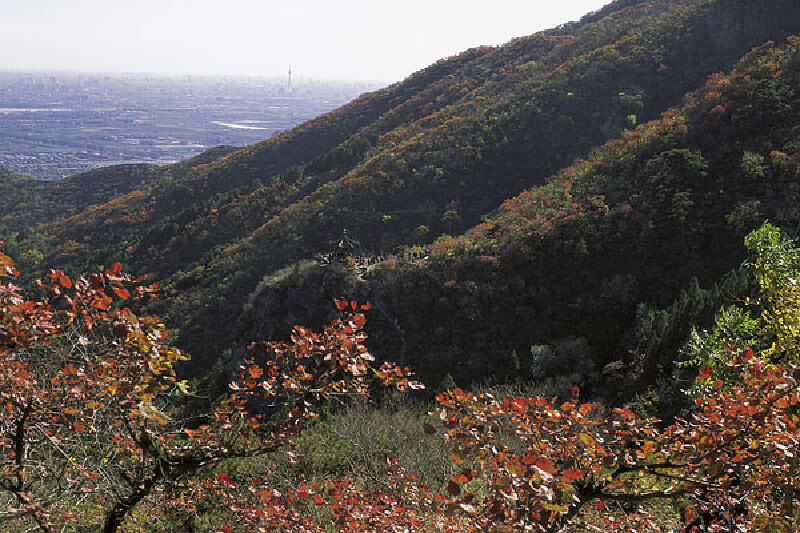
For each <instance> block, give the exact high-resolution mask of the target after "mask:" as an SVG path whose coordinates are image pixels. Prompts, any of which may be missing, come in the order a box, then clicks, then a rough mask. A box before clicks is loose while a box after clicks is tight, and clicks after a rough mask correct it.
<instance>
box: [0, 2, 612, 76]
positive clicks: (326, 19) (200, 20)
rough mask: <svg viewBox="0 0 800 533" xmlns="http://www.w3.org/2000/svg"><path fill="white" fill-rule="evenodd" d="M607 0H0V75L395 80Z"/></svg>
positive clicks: (566, 18) (576, 14) (569, 17)
mask: <svg viewBox="0 0 800 533" xmlns="http://www.w3.org/2000/svg"><path fill="white" fill-rule="evenodd" d="M607 3H608V0H564V1H562V2H559V3H558V4H556V5H549V3H548V5H543V4H544V3H543V2H540V1H538V2H537V1H532V2H525V1H521V0H497V1H496V2H495V3H494V4H493V5H492V7H489V6H488V5H487V3H486V2H479V1H477V0H460V1H455V0H436V1H435V2H431V1H424V0H408V1H406V2H405V3H403V4H402V5H392V6H390V5H387V3H379V2H374V1H372V2H367V1H365V0H339V1H338V2H335V3H333V2H324V1H322V0H294V1H293V2H273V1H261V2H259V1H256V0H229V1H228V2H226V3H225V4H224V5H222V4H221V3H220V2H218V1H216V2H212V1H211V0H160V1H159V0H138V1H137V2H135V3H134V2H129V1H125V2H123V1H122V0H71V1H70V2H69V3H66V2H61V1H60V0H26V1H25V2H19V3H18V2H16V1H15V0H0V50H3V52H4V53H3V54H1V55H0V71H4V72H9V71H11V72H14V71H22V72H34V73H35V72H42V73H50V72H59V73H75V74H87V75H90V74H121V75H132V76H135V75H153V76H186V75H188V76H205V77H255V78H267V79H282V78H285V77H286V76H287V71H288V68H289V65H291V66H292V71H293V77H294V78H295V79H296V80H304V79H305V80H326V79H330V80H342V81H376V82H377V81H380V82H393V81H398V80H401V79H403V78H405V77H406V76H408V75H409V74H411V73H413V72H415V71H417V70H419V69H421V68H424V67H426V66H428V65H430V64H431V63H434V62H435V61H437V60H439V59H441V58H443V57H449V56H452V55H455V54H458V53H460V52H462V51H464V50H466V49H468V48H472V47H475V46H481V45H499V44H503V43H505V42H508V41H509V40H511V39H513V38H515V37H521V36H525V35H530V34H531V33H535V32H536V31H540V30H543V29H547V28H551V27H554V26H557V25H559V24H563V23H565V22H569V21H572V20H577V19H579V18H580V17H581V16H583V15H584V14H586V13H587V12H590V11H594V10H596V9H599V8H600V7H602V6H603V5H605V4H607Z"/></svg>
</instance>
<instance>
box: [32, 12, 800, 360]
mask: <svg viewBox="0 0 800 533" xmlns="http://www.w3.org/2000/svg"><path fill="white" fill-rule="evenodd" d="M792 32H800V10H798V9H797V8H796V5H795V2H794V1H790V0H770V1H768V2H759V3H753V2H747V1H742V0H681V1H673V0H670V1H666V0H650V1H641V2H630V1H625V2H616V3H614V4H611V5H610V6H608V7H607V8H606V9H604V10H601V11H600V12H598V13H596V14H593V15H590V16H588V17H586V18H584V19H583V20H582V21H580V22H578V23H573V24H569V25H565V26H562V27H560V28H557V29H555V30H551V31H547V32H542V33H539V34H536V35H533V36H530V37H527V38H523V39H518V40H515V41H512V42H511V43H509V44H507V45H505V46H502V47H497V48H480V49H475V50H471V51H469V52H466V53H465V54H462V55H460V56H457V57H454V58H450V59H447V60H445V61H442V62H440V63H437V64H436V65H434V66H432V67H430V68H428V69H426V70H423V71H421V72H419V73H417V74H415V75H414V76H411V77H410V78H409V79H408V80H406V81H404V82H403V83H400V84H397V85H394V86H392V87H389V88H387V89H385V90H383V91H378V92H376V93H372V94H369V95H365V96H363V97H362V98H360V99H358V100H356V101H355V102H353V103H352V104H350V105H348V106H345V107H343V108H341V109H339V110H337V111H334V112H332V113H329V114H327V115H325V116H323V117H320V118H318V119H316V120H314V121H310V122H309V123H306V124H304V125H302V126H300V127H299V128H296V129H294V130H292V131H290V132H286V133H284V134H281V135H279V136H276V137H274V138H272V139H270V140H268V141H265V142H263V143H259V144H257V145H253V146H251V147H248V148H246V149H244V150H241V151H238V152H236V153H234V154H231V155H229V156H227V157H225V158H224V159H222V160H221V161H219V162H216V163H211V164H208V165H200V166H197V167H194V168H192V169H190V170H189V171H187V172H185V173H183V174H179V175H178V174H177V173H175V172H170V171H167V172H165V173H164V174H163V175H161V176H159V177H158V178H157V179H156V180H154V181H152V182H151V183H149V185H148V188H147V189H141V190H136V191H132V192H130V193H129V194H126V195H124V196H121V197H119V198H117V199H115V200H114V201H112V202H110V203H108V204H105V205H102V206H99V207H97V208H93V209H91V210H88V211H86V212H84V213H81V214H79V215H77V216H75V217H72V218H70V219H68V220H64V221H62V222H59V223H56V224H52V225H49V226H46V227H45V228H44V231H46V232H47V234H48V236H49V240H47V241H37V242H35V243H29V244H28V246H29V247H30V246H35V247H37V248H40V250H39V251H40V252H44V253H45V259H44V261H43V262H42V263H41V266H47V265H56V264H58V265H64V264H72V265H73V266H75V267H87V266H92V265H94V264H98V263H108V262H110V261H112V260H122V261H124V262H125V263H127V264H128V265H129V266H130V268H131V269H132V270H134V271H139V272H150V273H152V274H153V275H154V276H155V277H156V278H159V279H161V280H166V281H167V292H168V294H169V295H170V296H171V298H170V299H169V300H168V302H167V306H166V307H162V308H158V309H154V310H155V311H158V312H161V313H162V314H165V315H167V319H168V320H169V321H170V323H171V324H172V325H173V326H175V327H177V328H179V329H180V342H181V344H182V345H183V346H184V347H187V348H188V349H190V351H192V352H193V353H194V354H195V360H196V361H199V362H200V363H199V365H198V369H200V370H198V371H202V370H201V369H203V368H207V367H206V366H204V365H203V362H204V361H207V360H210V359H213V358H215V357H216V356H217V355H218V354H219V352H220V351H221V349H222V348H224V347H226V346H229V345H231V344H232V343H233V342H235V341H237V340H239V338H240V337H242V336H246V335H247V334H248V333H249V331H248V330H247V328H246V327H245V329H240V330H237V329H235V328H232V327H228V326H230V325H231V324H233V323H234V322H235V321H236V317H239V316H242V317H243V318H242V321H241V323H246V322H247V321H248V319H247V317H246V316H244V315H243V313H244V312H245V311H248V312H252V309H253V308H254V307H253V306H255V308H258V307H259V302H258V298H254V296H253V295H254V293H255V292H256V291H257V288H258V286H259V283H260V282H261V280H262V279H268V278H269V277H270V275H271V274H272V273H273V272H275V271H278V270H280V269H283V268H285V267H286V266H287V265H291V264H292V263H293V262H295V261H298V260H301V259H304V258H309V257H311V256H313V254H314V253H318V252H325V251H327V250H328V249H329V247H330V244H329V242H330V240H331V239H333V238H336V237H337V236H338V235H340V234H341V229H342V228H349V229H351V230H352V231H353V232H354V233H355V234H356V236H357V237H358V238H360V240H361V241H362V243H363V244H364V245H365V247H366V248H368V249H370V250H372V251H373V253H379V252H380V251H384V252H390V251H391V250H392V249H393V248H394V247H395V246H397V245H399V244H413V243H417V244H425V243H427V242H430V241H432V240H433V239H434V238H436V237H437V236H439V235H441V234H443V233H450V234H455V233H460V232H461V231H463V230H464V229H466V228H468V227H470V226H472V225H474V224H476V223H478V222H480V219H481V216H482V215H484V214H485V213H487V212H488V211H491V210H492V209H494V208H495V207H496V206H497V205H498V204H499V203H500V202H502V200H503V199H505V198H507V197H509V196H513V195H515V194H517V193H519V192H520V191H521V190H523V189H525V188H527V187H530V186H532V185H536V184H541V183H543V182H544V180H545V178H546V177H547V176H548V175H550V174H552V173H554V172H556V171H557V170H558V169H559V168H561V167H563V166H565V165H566V164H568V163H569V162H571V161H572V160H573V159H574V158H575V157H577V156H580V155H583V154H585V153H586V152H587V151H588V150H589V149H590V148H591V147H592V146H595V145H598V144H601V143H602V142H603V141H605V140H608V139H610V138H613V137H614V136H615V135H617V134H619V133H620V132H621V131H622V130H623V129H624V128H626V127H630V125H631V124H633V123H635V122H637V121H642V120H647V119H651V118H656V117H658V116H659V114H660V113H661V112H662V111H663V110H664V109H666V108H667V107H668V106H670V105H674V104H676V103H678V102H679V100H680V97H681V95H683V93H684V92H685V91H686V90H688V89H691V88H693V87H696V86H698V85H699V84H700V83H702V81H703V80H704V79H705V78H706V77H707V76H708V75H709V74H711V73H713V72H715V71H718V70H722V69H727V68H729V67H730V66H731V65H732V64H733V63H734V62H735V61H736V59H738V58H739V57H740V56H741V55H742V54H744V53H746V52H747V51H748V50H749V49H750V48H752V47H753V46H756V45H759V44H761V43H763V42H764V41H765V40H767V39H770V38H775V39H782V38H784V37H785V36H786V35H788V34H789V33H792ZM548 187H552V186H548ZM543 190H549V189H548V188H545V189H543ZM459 242H460V241H459ZM23 247H24V246H23ZM28 251H30V250H28ZM29 255H30V256H32V257H38V256H37V255H36V254H29ZM553 268H557V264H553ZM558 268H563V267H558ZM403 275H405V274H403ZM432 276H433V275H432ZM289 278H292V276H289ZM334 281H335V280H333V281H332V282H331V283H332V287H336V283H334ZM401 281H402V280H401ZM381 283H384V282H381ZM392 283H394V282H389V281H386V282H385V284H387V285H392ZM431 283H432V286H433V287H436V286H437V284H439V280H438V278H437V277H436V276H433V277H432V278H431ZM403 286H404V287H408V285H403ZM423 286H424V285H423ZM393 290H394V289H391V288H387V289H386V291H387V292H391V291H393ZM406 292H408V289H406ZM386 298H389V296H386ZM543 298H544V295H543ZM248 301H251V302H252V303H253V305H251V306H249V307H248V309H245V307H246V305H245V304H246V302H248ZM413 303H414V305H419V306H422V307H414V308H413V310H411V311H409V312H411V313H418V312H420V311H419V309H422V308H424V307H425V306H428V307H431V309H433V306H431V302H428V303H427V304H424V305H423V304H422V302H413ZM397 305H398V304H396V303H395V302H392V303H387V307H391V312H389V311H387V312H386V317H387V318H386V323H387V324H390V323H392V321H393V317H397V316H400V314H399V313H400V311H399V310H398V307H397ZM487 309H488V308H487ZM464 310H465V309H464ZM434 314H435V315H436V316H439V317H440V318H441V316H447V315H446V314H445V315H438V311H436V313H434ZM267 315H269V313H267ZM267 315H263V316H267ZM273 316H274V315H273ZM221 317H223V322H224V324H221V323H220V319H221ZM435 318H436V317H435V316H434V317H431V319H435ZM512 322H513V321H512ZM409 323H410V324H413V322H412V321H409ZM517 323H518V321H517ZM220 326H223V327H220ZM243 327H244V326H243ZM267 327H269V326H267ZM436 327H437V328H444V329H446V330H447V329H448V326H447V325H441V324H440V325H438V326H436ZM509 327H510V324H509ZM400 329H401V330H403V329H405V330H408V329H409V327H406V326H403V327H402V328H400ZM427 331H428V330H426V329H424V328H422V329H420V330H419V335H420V336H424V335H426V334H427ZM453 331H455V330H453ZM450 334H451V335H455V333H452V332H451V333H450ZM475 334H477V330H475ZM467 338H469V335H467V336H466V337H465V339H467ZM526 339H527V337H526ZM451 340H452V339H451ZM414 342H415V344H413V348H412V345H411V344H408V345H407V351H408V352H409V354H410V353H411V351H412V349H413V350H414V351H417V350H422V351H424V350H427V346H426V345H425V343H424V342H421V341H420V342H417V341H414ZM436 342H437V343H438V342H441V339H440V338H439V337H437V340H436ZM464 342H467V341H466V340H465V341H464ZM526 342H527V340H526ZM607 344H608V343H604V344H603V345H604V346H605V345H607ZM487 345H488V343H487V342H483V344H478V345H476V346H482V347H486V346H487ZM513 345H514V346H519V345H521V343H516V341H514V343H513ZM609 345H610V344H609ZM481 349H483V348H481ZM471 353H472V352H470V354H471ZM417 355H419V353H418V354H417ZM475 361H480V359H475ZM475 364H476V365H478V366H479V364H480V363H478V362H476V363H475ZM478 366H476V368H478Z"/></svg>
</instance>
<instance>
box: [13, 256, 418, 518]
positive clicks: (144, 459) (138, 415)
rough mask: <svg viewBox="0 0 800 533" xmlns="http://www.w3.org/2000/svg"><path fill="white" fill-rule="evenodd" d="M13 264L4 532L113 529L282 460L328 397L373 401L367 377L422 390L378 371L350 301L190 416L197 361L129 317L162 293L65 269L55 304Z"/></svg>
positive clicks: (274, 347) (144, 321)
mask: <svg viewBox="0 0 800 533" xmlns="http://www.w3.org/2000/svg"><path fill="white" fill-rule="evenodd" d="M0 266H2V271H1V272H0V274H2V278H3V281H2V284H0V409H2V411H1V413H2V417H1V418H0V468H2V470H0V495H1V496H0V497H2V500H0V521H2V522H3V523H15V524H19V525H20V527H22V528H27V527H34V528H38V529H39V530H41V531H47V532H50V531H62V530H68V531H70V530H81V529H82V528H87V527H101V528H102V530H103V531H105V532H113V531H116V530H118V528H119V527H120V526H121V525H122V524H123V523H124V522H125V520H126V519H127V518H128V516H129V515H130V513H131V512H132V511H134V510H135V509H136V508H137V507H138V506H140V505H152V501H153V498H155V497H156V494H157V493H159V492H161V491H163V489H164V488H165V487H175V486H178V485H177V484H176V483H177V482H178V481H183V480H186V479H187V478H191V477H192V476H193V475H195V474H197V473H199V472H200V471H201V470H202V469H203V468H205V467H207V466H209V465H212V464H214V463H216V462H218V461H220V460H223V459H228V458H235V457H247V456H253V455H259V454H264V453H269V452H273V451H275V450H277V449H278V448H280V447H281V446H283V445H284V444H286V443H287V441H288V439H289V438H290V437H292V436H294V435H297V434H298V433H299V432H300V431H301V429H302V428H303V424H304V423H305V422H306V420H308V419H309V418H312V417H314V416H315V413H314V408H315V406H316V405H318V403H319V402H320V401H321V400H322V399H324V398H325V397H328V396H331V395H344V394H366V393H367V387H366V383H367V381H368V380H377V381H379V382H383V383H384V384H393V385H396V386H397V387H398V388H400V389H406V388H409V387H419V386H420V385H418V384H417V383H416V382H413V381H409V380H408V372H406V371H405V370H402V369H397V368H396V367H394V366H393V365H391V364H388V363H387V364H384V365H382V366H381V367H380V368H378V369H373V368H372V366H371V361H372V360H373V358H372V357H371V356H370V355H369V353H368V352H367V350H366V348H365V347H364V345H363V343H362V341H363V338H364V335H363V333H362V332H361V328H362V327H363V325H364V322H365V319H364V317H363V314H361V313H360V312H357V309H358V310H359V311H360V310H362V309H361V308H360V307H358V306H356V305H355V304H353V305H352V306H350V305H349V304H348V309H350V311H349V312H348V311H347V309H345V307H344V306H341V310H342V315H341V317H340V318H339V319H337V320H336V321H334V322H333V323H332V324H331V325H330V326H329V327H327V328H326V329H325V330H324V332H323V333H320V334H317V333H313V332H310V331H308V330H306V329H303V328H300V327H298V328H296V329H295V332H294V335H293V337H292V340H291V342H289V343H269V344H267V346H266V348H267V350H266V351H265V353H264V354H263V355H264V357H263V361H262V362H261V364H259V365H256V364H255V363H254V362H253V361H245V363H244V364H243V366H242V372H241V379H240V380H239V381H238V382H237V383H234V384H232V385H231V389H232V392H231V394H230V395H228V396H226V397H225V398H223V399H222V401H221V402H220V403H219V405H218V406H217V407H216V408H215V409H214V410H213V411H212V412H210V413H208V414H207V415H206V416H205V417H203V418H202V419H201V420H200V421H198V420H197V419H183V418H182V417H181V413H182V411H181V404H180V398H181V397H182V396H184V395H185V394H187V390H186V385H185V384H184V383H181V382H179V381H177V379H176V376H175V370H174V365H175V364H176V363H177V362H179V361H183V360H186V359H187V356H186V355H185V354H184V353H182V352H181V351H180V350H178V349H177V348H175V347H172V346H170V345H169V344H167V337H168V334H167V331H166V329H165V326H164V325H163V324H161V323H160V321H159V320H158V319H156V318H153V317H139V316H137V315H136V314H135V313H134V312H133V311H131V309H129V308H128V307H126V306H125V304H126V302H127V301H129V300H136V299H140V298H143V297H147V296H155V294H154V293H155V291H156V290H157V288H158V287H157V286H156V285H142V284H141V283H140V282H139V281H140V280H133V279H131V277H130V276H129V275H127V274H125V273H124V272H123V270H122V266H121V265H119V264H114V265H113V266H112V267H110V268H108V269H106V270H105V271H103V272H99V273H96V274H92V275H90V276H80V277H78V278H76V279H74V280H73V279H71V278H70V277H68V276H67V275H66V274H64V273H63V272H61V271H57V270H56V271H52V272H51V273H50V275H49V276H48V279H47V280H45V281H39V282H38V285H39V287H40V289H41V290H42V292H43V293H44V294H45V296H42V297H40V298H38V299H27V297H26V296H25V295H24V294H23V292H22V289H21V288H20V287H19V286H17V285H15V284H14V282H13V280H14V278H15V277H16V276H17V275H18V272H17V271H16V270H15V269H14V267H13V262H12V260H11V259H10V258H9V257H7V256H6V255H4V254H2V253H0ZM277 411H280V412H279V415H278V416H276V412H277ZM181 484H182V483H181ZM178 492H180V491H178ZM176 496H180V495H178V494H176ZM184 500H185V497H184ZM98 524H99V525H100V526H98Z"/></svg>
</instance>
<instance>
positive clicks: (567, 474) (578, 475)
mask: <svg viewBox="0 0 800 533" xmlns="http://www.w3.org/2000/svg"><path fill="white" fill-rule="evenodd" d="M583 477H584V476H583V472H581V471H580V470H578V469H577V468H570V469H568V470H565V471H564V473H563V474H562V475H561V480H562V481H563V482H564V483H573V482H575V481H578V480H580V479H583Z"/></svg>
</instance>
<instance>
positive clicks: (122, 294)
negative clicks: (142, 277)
mask: <svg viewBox="0 0 800 533" xmlns="http://www.w3.org/2000/svg"><path fill="white" fill-rule="evenodd" d="M111 290H113V291H114V294H116V295H117V296H119V297H120V298H122V299H123V300H125V299H127V298H130V297H131V293H130V291H128V290H127V289H125V288H119V287H111Z"/></svg>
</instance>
